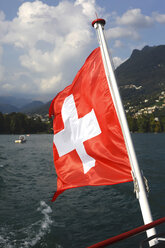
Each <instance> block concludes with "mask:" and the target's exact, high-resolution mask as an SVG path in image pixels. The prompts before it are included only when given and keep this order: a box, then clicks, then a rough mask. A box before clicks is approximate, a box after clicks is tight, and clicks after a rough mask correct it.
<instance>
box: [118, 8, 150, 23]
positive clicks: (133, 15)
mask: <svg viewBox="0 0 165 248" xmlns="http://www.w3.org/2000/svg"><path fill="white" fill-rule="evenodd" d="M116 23H117V24H118V25H126V26H131V27H136V28H145V27H150V26H151V25H152V24H153V20H152V18H151V17H149V16H145V15H143V14H142V13H141V9H131V10H128V11H127V12H125V13H124V14H123V15H122V16H121V17H117V19H116Z"/></svg>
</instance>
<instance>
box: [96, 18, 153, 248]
mask: <svg viewBox="0 0 165 248" xmlns="http://www.w3.org/2000/svg"><path fill="white" fill-rule="evenodd" d="M104 25H105V20H103V19H97V20H95V21H93V22H92V26H93V27H94V28H95V29H96V30H97V34H98V41H99V44H100V48H101V53H102V59H103V63H104V68H105V72H106V76H107V81H108V85H109V88H110V92H111V95H112V98H113V101H114V105H115V108H116V111H117V115H118V118H119V122H120V125H121V128H122V132H123V136H124V140H125V144H126V147H127V151H128V156H129V160H130V163H131V167H132V171H133V175H134V180H135V181H136V182H137V186H138V192H137V195H138V200H139V204H140V208H141V212H142V216H143V220H144V224H148V223H150V222H152V221H153V219H152V215H151V211H150V207H149V203H148V199H147V194H146V190H145V185H144V182H143V177H142V175H141V171H140V169H139V165H138V161H137V159H136V154H135V151H134V147H133V143H132V139H131V135H130V132H129V128H128V124H127V119H126V116H125V112H124V108H123V105H122V101H121V97H120V94H119V90H118V86H117V82H116V78H115V74H114V70H113V66H112V62H111V59H110V56H109V52H108V48H107V44H106V41H105V36H104V32H103V29H104ZM155 234H156V231H155V229H154V228H152V229H150V230H148V231H147V236H148V237H151V236H152V235H155ZM154 244H155V241H150V245H151V246H152V245H154Z"/></svg>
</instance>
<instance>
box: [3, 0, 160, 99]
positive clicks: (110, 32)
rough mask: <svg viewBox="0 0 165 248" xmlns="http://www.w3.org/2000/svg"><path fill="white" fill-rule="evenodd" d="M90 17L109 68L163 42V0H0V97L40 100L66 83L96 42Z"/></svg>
mask: <svg viewBox="0 0 165 248" xmlns="http://www.w3.org/2000/svg"><path fill="white" fill-rule="evenodd" d="M96 16H98V17H99V18H103V19H105V20H106V25H105V37H106V40H107V44H108V48H109V51H110V54H111V56H112V58H113V62H114V65H115V67H117V66H119V65H120V64H121V63H123V62H124V61H125V60H127V59H128V58H129V57H130V55H131V53H132V51H133V49H142V48H143V47H144V46H146V45H149V46H157V45H162V44H165V42H164V38H165V1H164V0H138V1H137V0H36V1H34V0H29V1H24V0H0V96H15V97H25V98H30V99H33V100H41V101H45V102H46V101H48V100H50V99H52V98H53V97H54V96H55V95H56V94H57V93H58V92H59V91H61V90H63V89H64V88H65V87H66V86H67V85H69V84H71V83H72V81H73V79H74V77H75V76H76V74H77V72H78V70H79V69H80V68H81V67H82V65H83V64H84V62H85V60H86V58H87V57H88V56H89V54H90V53H91V52H92V51H93V50H94V49H95V48H96V47H98V46H99V45H98V41H97V35H96V30H95V29H94V28H93V27H92V25H91V22H92V21H93V20H95V19H96V18H97V17H96Z"/></svg>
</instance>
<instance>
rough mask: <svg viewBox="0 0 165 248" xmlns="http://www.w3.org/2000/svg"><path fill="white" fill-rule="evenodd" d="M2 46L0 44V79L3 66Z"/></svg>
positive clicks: (2, 73) (0, 78)
mask: <svg viewBox="0 0 165 248" xmlns="http://www.w3.org/2000/svg"><path fill="white" fill-rule="evenodd" d="M2 56H3V48H2V47H1V46H0V81H1V80H2V79H3V75H4V67H3V65H2Z"/></svg>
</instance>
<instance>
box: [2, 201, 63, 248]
mask: <svg viewBox="0 0 165 248" xmlns="http://www.w3.org/2000/svg"><path fill="white" fill-rule="evenodd" d="M37 211H39V212H40V213H41V214H42V215H43V218H41V219H40V220H38V221H37V222H35V223H33V224H31V225H30V226H29V227H26V228H23V229H21V230H18V232H19V233H20V232H21V233H22V234H24V235H26V237H25V238H24V239H23V240H20V241H19V244H18V241H17V240H15V238H16V236H17V231H16V233H13V232H9V231H8V230H6V228H1V230H0V232H1V233H2V234H1V235H0V248H1V245H3V246H2V247H3V248H17V247H18V245H19V248H31V247H33V246H35V245H36V244H37V243H38V242H39V241H40V240H41V239H42V238H43V237H44V236H45V235H46V234H47V233H49V232H50V230H51V225H52V223H53V221H52V220H51V217H50V214H51V213H52V209H51V207H50V206H48V205H47V204H46V202H44V201H41V202H40V206H39V207H38V208H37ZM3 234H4V235H3ZM6 234H7V235H6ZM45 247H46V246H45ZM55 248H62V246H61V245H58V244H55Z"/></svg>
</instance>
